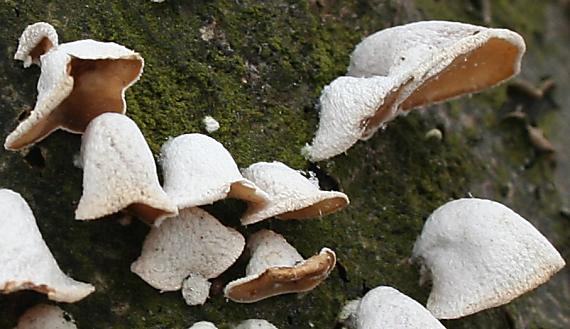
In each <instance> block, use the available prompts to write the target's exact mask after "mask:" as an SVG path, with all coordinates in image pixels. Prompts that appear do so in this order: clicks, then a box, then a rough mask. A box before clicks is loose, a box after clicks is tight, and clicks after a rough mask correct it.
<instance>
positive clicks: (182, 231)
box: [131, 208, 245, 305]
mask: <svg viewBox="0 0 570 329" xmlns="http://www.w3.org/2000/svg"><path fill="white" fill-rule="evenodd" d="M244 245H245V241H244V238H243V237H242V236H241V234H239V232H237V231H236V230H234V229H231V228H227V227H225V226H223V225H222V224H221V223H220V222H219V221H218V220H217V219H216V218H214V217H213V216H212V215H210V214H208V213H207V212H205V211H204V210H202V209H200V208H187V209H183V210H181V211H180V214H179V215H178V217H174V218H170V219H168V220H167V221H165V222H164V223H162V225H160V226H159V227H153V228H152V229H151V231H150V233H149V234H148V236H147V237H146V239H145V242H144V245H143V248H142V253H141V256H140V257H139V258H138V259H137V260H136V261H135V262H134V263H133V264H132V265H131V271H132V272H134V273H136V274H137V275H138V276H140V277H141V278H142V279H143V280H145V281H146V282H147V283H148V284H150V285H151V286H153V287H154V288H156V289H160V290H161V291H174V290H179V289H180V288H182V284H183V283H182V282H183V281H184V280H186V281H185V282H184V286H185V287H187V288H188V289H185V291H184V292H183V293H184V297H185V299H186V300H187V301H190V302H191V303H192V304H191V305H197V304H203V303H204V302H205V301H206V298H207V297H208V290H209V287H210V285H209V283H208V282H207V279H211V278H215V277H217V276H219V275H220V274H222V273H223V272H224V271H225V270H226V269H227V268H228V267H230V266H231V265H232V264H233V263H234V262H235V261H236V260H237V259H238V257H239V255H241V253H242V251H243V248H244ZM189 288H193V289H189Z"/></svg>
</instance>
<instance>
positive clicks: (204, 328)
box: [188, 321, 218, 329]
mask: <svg viewBox="0 0 570 329" xmlns="http://www.w3.org/2000/svg"><path fill="white" fill-rule="evenodd" d="M188 329H218V327H216V326H215V325H214V324H213V323H212V322H208V321H200V322H196V323H194V324H193V325H192V327H190V328H188Z"/></svg>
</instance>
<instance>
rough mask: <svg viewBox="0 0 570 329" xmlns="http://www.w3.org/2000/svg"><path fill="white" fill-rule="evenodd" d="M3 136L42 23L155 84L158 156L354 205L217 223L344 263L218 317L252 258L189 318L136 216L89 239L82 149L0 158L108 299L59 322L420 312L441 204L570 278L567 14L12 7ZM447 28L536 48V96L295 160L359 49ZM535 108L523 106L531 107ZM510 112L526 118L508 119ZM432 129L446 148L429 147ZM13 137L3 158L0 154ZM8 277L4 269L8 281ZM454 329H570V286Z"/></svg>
mask: <svg viewBox="0 0 570 329" xmlns="http://www.w3.org/2000/svg"><path fill="white" fill-rule="evenodd" d="M0 17H2V19H1V20H0V26H1V27H2V31H4V32H3V33H2V34H0V90H1V91H0V134H1V135H2V137H3V138H5V137H6V136H7V135H8V133H9V132H10V131H12V130H13V129H14V128H15V127H16V125H17V122H18V120H21V119H23V118H24V117H25V116H26V113H27V112H29V111H30V110H31V109H32V108H33V106H34V103H35V99H36V96H37V92H36V83H37V79H38V76H39V69H38V68H37V67H36V66H34V67H31V68H28V69H24V68H22V65H21V62H16V61H14V60H12V58H13V54H14V52H15V50H16V47H17V42H18V38H19V36H20V34H21V32H22V31H23V29H24V28H25V27H26V26H27V25H28V24H31V23H34V22H37V21H46V22H49V23H51V24H52V25H54V26H55V28H56V30H57V31H58V33H59V37H60V43H61V42H68V41H74V40H78V39H86V38H92V39H96V40H101V41H114V42H117V43H120V44H123V45H125V46H127V47H129V48H131V49H134V50H136V51H138V52H140V53H141V55H142V56H143V57H144V58H145V68H144V74H143V77H142V79H141V80H140V81H139V82H138V83H136V84H135V85H134V86H132V87H131V88H130V89H129V90H128V91H127V92H126V100H127V115H129V116H130V117H131V118H132V119H133V120H135V122H136V123H137V124H138V125H139V126H140V128H141V130H142V132H143V134H144V135H145V137H146V139H147V141H148V143H149V145H150V146H151V148H152V150H153V152H154V154H155V155H158V153H159V149H160V145H161V144H162V143H163V142H164V141H165V140H166V139H167V138H168V137H172V136H177V135H179V134H182V133H189V132H202V133H205V130H204V127H203V124H202V119H203V118H204V116H206V115H211V116H213V117H214V118H216V119H217V120H218V121H219V122H220V124H221V128H220V130H218V131H217V132H214V133H212V134H211V136H212V137H214V138H216V139H217V140H219V141H220V142H222V143H223V144H224V145H225V146H226V147H227V148H228V150H229V151H230V152H231V153H232V155H233V156H234V158H235V159H236V161H237V163H238V165H239V166H241V167H246V166H248V165H250V164H251V163H253V162H257V161H273V160H278V161H282V162H284V163H286V164H287V165H289V166H291V167H294V168H296V169H303V170H307V169H310V170H313V171H315V172H316V173H317V176H318V178H319V180H320V183H321V187H322V188H323V189H339V190H342V191H344V192H345V193H347V194H348V196H349V197H350V199H351V204H350V206H349V207H348V208H347V209H346V210H344V211H342V212H340V213H337V214H334V215H331V216H327V217H325V218H322V219H319V220H307V221H278V220H269V221H265V222H262V223H259V224H255V225H251V226H248V227H241V226H240V225H239V216H240V214H241V213H242V212H243V211H244V209H245V204H243V203H241V202H238V201H234V200H228V201H222V202H218V203H216V204H214V205H212V206H208V207H205V208H206V210H208V211H209V212H210V213H212V214H213V215H215V216H216V217H217V218H219V219H220V220H221V221H222V222H223V223H224V224H225V225H228V226H232V227H234V228H236V229H238V230H239V231H240V232H241V233H242V234H244V235H245V236H246V237H247V236H248V235H251V234H252V233H254V232H256V231H257V230H259V229H261V228H270V229H273V230H275V231H277V232H279V233H281V234H283V235H284V236H285V237H286V238H287V240H288V241H289V242H290V243H291V244H293V245H294V246H295V247H296V248H297V249H298V250H299V251H300V253H301V254H303V255H304V256H305V257H308V256H310V255H312V254H314V253H316V252H318V251H319V250H320V249H321V248H322V247H325V246H326V247H329V248H331V249H333V250H335V251H336V253H337V257H338V264H337V267H336V269H335V270H334V271H333V273H332V274H331V276H330V277H329V279H328V280H327V281H325V283H323V284H322V285H321V286H319V287H318V288H317V289H315V290H314V291H312V292H309V293H306V294H302V295H286V296H279V297H274V298H271V299H267V300H265V301H262V302H259V303H255V304H236V303H233V302H228V301H227V300H225V299H224V297H223V293H222V289H223V286H224V285H225V284H226V283H227V282H229V281H231V280H233V279H235V278H238V277H241V276H243V274H244V271H245V266H246V263H247V259H245V258H243V259H240V260H239V261H238V262H237V263H236V264H235V265H234V266H232V267H231V268H230V269H229V270H228V271H227V272H226V273H224V274H223V275H222V276H221V277H220V278H218V279H215V280H213V284H212V290H211V293H210V299H209V300H208V301H207V303H206V304H205V305H204V306H195V307H189V306H187V305H185V303H184V301H183V299H182V296H181V293H180V292H169V293H162V294H161V293H160V292H158V291H157V290H155V289H153V288H152V287H150V286H149V285H147V284H146V283H145V282H144V281H142V280H141V279H140V278H139V277H137V276H136V275H134V274H133V273H131V272H130V270H129V267H130V264H131V263H132V262H133V261H134V260H135V259H136V258H137V257H138V255H139V253H140V248H141V246H142V242H143V240H144V237H145V235H146V233H147V232H148V227H147V226H146V225H145V224H143V223H142V222H140V221H137V220H134V221H132V223H131V224H130V225H124V224H125V221H124V220H121V219H122V217H123V216H121V215H113V216H109V217H107V218H104V219H102V220H98V221H92V222H79V221H75V220H74V210H75V207H76V206H77V202H78V200H79V198H80V197H81V191H82V171H81V169H79V168H77V167H75V166H74V159H75V158H76V156H77V155H78V153H79V148H80V144H81V138H80V136H79V135H72V134H69V133H65V132H61V131H60V132H56V133H53V134H52V135H51V136H49V137H48V138H47V139H45V140H44V141H42V142H40V143H38V144H36V145H35V146H33V147H31V148H29V149H28V150H24V151H21V152H8V151H5V150H0V186H2V187H4V188H10V189H13V190H15V191H17V192H19V193H21V194H22V196H23V197H24V198H25V199H26V200H27V201H28V203H29V204H30V206H31V208H32V210H33V211H34V214H35V216H36V218H37V222H38V226H39V228H40V230H41V232H42V234H43V236H44V239H45V240H46V243H47V244H48V246H49V247H50V249H51V251H52V253H53V254H54V256H55V258H56V259H57V261H58V263H59V265H60V267H61V268H62V269H63V270H64V272H66V273H67V274H69V275H70V276H72V277H73V278H75V279H77V280H81V281H85V282H90V283H92V284H93V285H95V286H96V289H97V290H96V292H95V293H94V294H92V295H91V296H89V297H87V298H86V299H84V300H83V301H81V302H79V303H76V304H62V305H61V307H62V308H64V309H65V310H66V311H67V312H69V313H70V314H71V315H72V316H73V317H74V318H75V319H76V321H77V324H78V327H79V328H187V327H189V326H190V325H191V324H192V323H194V322H196V321H200V320H208V321H212V322H214V323H215V324H216V325H218V326H219V327H220V328H227V327H229V326H230V325H231V324H232V323H235V322H236V321H239V320H242V319H247V318H264V319H267V320H269V321H271V322H272V323H274V324H275V325H276V326H277V327H278V328H281V329H285V328H341V325H340V324H338V323H337V321H336V317H337V314H338V312H339V311H340V309H341V307H342V305H343V304H344V303H345V302H347V301H348V300H350V299H354V298H358V297H361V296H362V295H363V294H364V293H366V292H367V291H368V290H370V289H372V288H374V287H376V286H378V285H390V286H393V287H395V288H397V289H399V290H400V291H402V292H403V293H406V294H408V295H409V296H411V297H413V298H415V299H417V300H418V301H419V302H420V303H425V301H426V299H427V296H428V294H429V286H423V287H422V286H419V284H418V281H419V269H418V268H417V267H416V266H414V265H411V264H410V263H409V262H408V257H409V256H410V253H411V250H412V246H413V243H414V241H415V239H416V237H417V235H418V234H419V233H420V232H421V228H422V225H423V222H424V221H425V219H426V218H427V216H429V214H430V213H431V212H432V211H433V210H434V209H435V208H437V207H438V206H439V205H441V204H443V203H444V202H446V201H448V200H451V199H454V198H459V197H464V196H468V195H473V196H476V197H481V198H489V199H494V200H497V201H500V202H502V203H504V204H506V205H508V206H510V207H511V208H512V209H514V210H515V211H517V212H518V213H520V214H521V215H522V216H523V217H525V218H527V219H528V220H529V221H531V222H532V223H533V224H534V225H535V226H536V227H537V228H538V229H539V230H540V231H541V232H542V233H543V234H544V235H545V236H546V237H547V238H548V239H549V240H550V241H551V242H552V243H553V244H554V245H555V246H556V247H557V249H558V250H559V251H560V252H561V254H562V255H563V257H564V259H565V260H566V261H567V262H568V261H569V260H570V210H569V208H570V179H568V177H570V153H569V152H568V145H569V143H570V135H569V134H568V133H567V131H568V128H570V93H568V92H567V90H568V89H569V88H570V45H569V43H568V40H570V4H569V3H568V1H564V0H559V1H542V2H536V1H517V2H515V3H511V2H510V1H488V2H486V1H481V2H480V1H436V0H418V1H405V0H403V1H379V0H378V1H332V0H315V1H308V2H306V1H290V2H287V1H263V2H261V1H259V2H257V1H246V0H240V1H229V0H228V1H221V0H219V1H173V0H166V1H165V2H164V3H152V2H150V1H142V0H141V1H126V0H125V1H81V2H79V1H77V2H71V3H70V2H63V1H32V0H24V1H9V0H7V1H3V2H2V3H0ZM428 19H447V20H457V21H462V22H468V23H474V24H479V25H484V24H486V25H491V26H497V27H506V28H510V29H512V30H515V31H518V32H519V33H521V34H522V35H523V37H524V38H525V41H526V43H527V54H526V55H525V58H524V62H523V69H522V72H521V74H520V76H519V77H518V78H517V79H522V80H526V81H527V82H528V83H529V84H530V85H531V86H537V87H540V85H541V84H542V83H543V82H544V81H545V80H551V81H553V83H554V88H552V89H549V90H547V91H546V92H545V93H544V95H541V96H540V97H537V95H536V93H533V92H532V91H531V92H530V93H529V92H528V90H527V91H525V90H521V88H517V86H513V85H509V84H504V85H502V86H499V87H497V88H495V89H493V90H490V91H485V92H482V93H480V94H477V95H474V96H473V97H468V98H463V99H460V100H456V101H453V102H448V103H445V104H440V105H436V106H431V107H429V108H427V109H423V110H415V111H412V112H411V113H410V114H409V115H408V116H406V117H400V118H397V119H396V120H394V121H393V122H391V123H390V124H389V125H388V126H387V128H386V129H384V130H382V131H380V132H378V133H377V134H376V135H375V136H374V137H373V138H371V139H370V140H368V141H366V142H359V143H358V144H356V145H355V146H354V147H353V148H352V149H350V150H349V151H348V152H346V154H342V155H340V156H337V157H335V158H333V159H330V160H328V161H323V162H321V163H318V164H316V165H315V164H310V163H309V162H307V161H306V160H305V159H304V158H303V157H302V156H301V154H300V149H301V147H302V146H303V145H304V144H305V143H307V142H309V141H310V139H311V138H312V136H313V133H314V131H315V128H316V124H317V122H318V111H317V110H316V109H315V104H316V103H317V101H318V96H319V94H320V92H321V90H322V87H323V86H325V85H326V84H328V83H329V82H330V81H332V80H333V79H334V78H335V77H337V76H340V75H342V74H344V72H345V71H346V66H347V64H348V58H349V54H350V52H351V51H352V49H353V47H354V45H355V44H356V43H358V41H359V40H361V39H362V38H363V37H365V36H367V35H369V34H371V33H373V32H375V31H377V30H380V29H382V28H386V27H390V26H394V25H399V24H403V23H407V22H412V21H418V20H428ZM523 89H524V88H523ZM513 111H520V112H522V113H525V118H524V119H512V118H510V119H509V118H508V117H509V116H508V114H509V113H511V112H513ZM528 126H531V127H534V128H538V129H541V130H542V131H543V132H544V135H545V137H546V138H547V139H548V140H549V141H550V142H551V143H552V144H553V145H554V147H555V149H556V152H555V153H544V152H541V148H540V145H539V144H537V141H536V140H535V139H532V138H530V137H531V136H530V135H529V128H528ZM433 128H438V129H439V130H441V131H442V132H443V138H442V139H441V140H438V139H429V138H428V139H426V138H425V134H426V132H428V131H429V130H431V129H433ZM3 138H2V139H3ZM0 266H1V264H0ZM41 302H48V301H47V299H46V298H45V297H44V296H43V295H40V294H37V293H34V292H19V293H15V294H10V295H0V328H11V327H13V326H14V325H15V323H16V321H17V318H18V316H19V315H20V314H21V313H22V312H24V311H25V310H26V309H27V308H28V307H30V306H32V305H35V304H37V303H41ZM444 325H445V326H446V327H447V328H488V329H493V328H497V329H498V328H517V329H518V328H521V329H522V328H543V329H562V328H568V327H570V270H569V269H568V267H567V268H565V269H563V270H562V271H561V272H560V273H558V274H557V275H556V276H555V277H554V278H553V279H552V280H551V281H549V282H548V283H546V284H545V285H543V286H541V287H539V288H538V289H536V290H535V291H532V292H530V293H528V294H525V295H524V296H522V297H520V298H518V299H516V300H515V301H513V302H512V303H510V304H508V305H505V306H502V307H499V308H495V309H491V310H487V311H484V312H481V313H479V314H476V315H473V316H469V317H466V318H463V319H458V320H453V321H445V322H444Z"/></svg>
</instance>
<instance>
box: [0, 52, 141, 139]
mask: <svg viewBox="0 0 570 329" xmlns="http://www.w3.org/2000/svg"><path fill="white" fill-rule="evenodd" d="M141 68H142V62H141V61H140V60H137V59H121V60H110V59H103V60H82V59H76V58H74V59H72V60H71V62H70V63H69V64H68V66H67V70H68V74H69V75H71V76H72V77H73V79H74V82H73V90H72V91H71V94H70V95H69V96H68V97H67V98H66V99H65V100H64V101H63V102H61V104H59V106H58V107H57V108H56V109H55V110H53V112H52V113H50V115H46V116H44V118H42V120H41V121H39V122H36V123H35V124H34V126H33V128H32V129H30V130H29V131H26V132H25V133H23V134H22V135H21V136H19V138H18V139H17V140H16V141H15V142H13V143H12V144H11V145H10V147H11V148H13V149H18V148H22V147H25V146H27V145H30V144H33V143H35V142H37V141H39V140H41V139H43V138H44V137H46V136H47V135H49V134H50V133H51V132H52V131H54V130H56V129H57V128H59V127H63V128H65V129H67V130H70V131H73V132H78V133H82V132H84V131H85V129H86V128H87V125H88V124H89V122H91V120H92V119H94V118H95V117H97V116H98V115H100V114H102V113H105V112H118V113H123V112H124V110H125V109H124V107H123V98H122V90H123V89H124V88H125V87H126V86H127V85H129V84H130V83H131V82H132V81H133V80H135V79H136V77H137V76H138V74H139V72H140V70H141Z"/></svg>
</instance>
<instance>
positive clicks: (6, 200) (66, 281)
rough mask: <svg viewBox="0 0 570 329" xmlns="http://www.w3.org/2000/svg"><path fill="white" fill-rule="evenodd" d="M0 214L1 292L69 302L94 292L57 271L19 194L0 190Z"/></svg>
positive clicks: (89, 287)
mask: <svg viewBox="0 0 570 329" xmlns="http://www.w3.org/2000/svg"><path fill="white" fill-rule="evenodd" d="M0 214H2V215H1V216H0V217H1V218H0V250H1V251H2V252H1V253H0V264H2V266H0V292H1V293H4V294H8V293H11V292H15V291H19V290H28V289H29V290H35V291H37V292H41V293H44V294H46V295H47V296H48V298H49V299H51V300H55V301H58V302H66V303H73V302H76V301H78V300H81V299H83V298H85V297H86V296H87V295H89V294H90V293H92V292H93V291H95V288H94V287H93V286H92V285H90V284H87V283H83V282H78V281H75V280H73V279H72V278H70V277H68V276H66V275H65V274H64V273H63V272H62V271H61V269H60V268H59V266H58V265H57V262H56V261H55V259H54V258H53V255H52V254H51V252H50V251H49V249H48V247H47V245H46V244H45V242H44V240H43V238H42V235H41V233H40V231H39V229H38V226H37V224H36V219H35V218H34V214H33V213H32V210H31V209H30V207H29V206H28V204H27V203H26V201H25V200H24V199H23V198H22V197H21V196H20V194H18V193H16V192H13V191H11V190H6V189H0Z"/></svg>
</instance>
